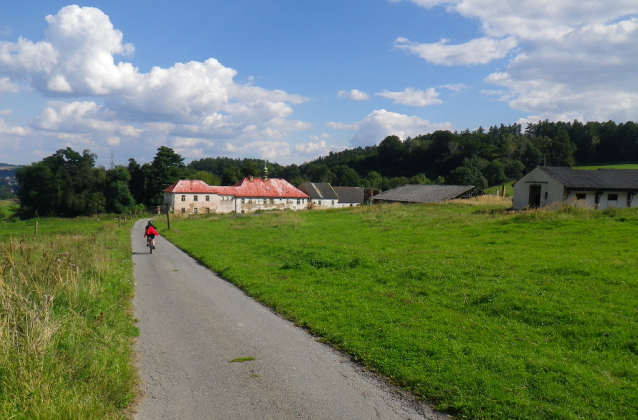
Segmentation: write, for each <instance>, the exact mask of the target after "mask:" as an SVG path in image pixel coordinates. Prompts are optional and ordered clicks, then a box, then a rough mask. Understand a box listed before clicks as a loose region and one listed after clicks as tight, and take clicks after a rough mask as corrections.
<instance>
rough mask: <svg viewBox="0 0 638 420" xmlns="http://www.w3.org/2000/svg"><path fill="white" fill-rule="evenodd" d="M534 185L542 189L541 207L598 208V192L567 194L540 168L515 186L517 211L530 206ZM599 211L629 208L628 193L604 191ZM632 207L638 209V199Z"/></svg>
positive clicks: (561, 186)
mask: <svg viewBox="0 0 638 420" xmlns="http://www.w3.org/2000/svg"><path fill="white" fill-rule="evenodd" d="M533 185H539V186H540V187H541V202H540V207H546V206H551V205H552V204H560V203H563V202H568V203H570V204H572V203H573V205H576V206H579V207H588V208H596V204H595V202H596V192H594V191H587V190H583V191H570V192H567V190H566V189H565V187H564V186H563V185H562V184H561V183H560V182H558V181H557V180H555V179H554V178H552V177H550V176H549V175H548V174H547V173H545V172H544V171H542V170H541V169H540V168H536V169H534V170H533V171H531V172H530V173H528V174H527V175H525V176H524V177H523V178H521V179H519V180H518V181H516V183H515V184H514V199H513V203H512V204H513V207H514V209H515V210H522V209H524V208H525V207H527V206H528V205H529V191H530V187H531V186H533ZM578 194H585V199H584V200H577V199H576V197H577V195H578ZM600 194H601V195H600V202H599V204H598V209H599V210H604V209H607V208H610V207H618V208H625V207H627V195H628V194H629V193H627V192H619V191H603V192H601V193H600ZM610 194H611V195H614V194H615V195H617V196H618V200H609V195H610ZM631 207H638V198H636V196H634V197H633V198H632V202H631Z"/></svg>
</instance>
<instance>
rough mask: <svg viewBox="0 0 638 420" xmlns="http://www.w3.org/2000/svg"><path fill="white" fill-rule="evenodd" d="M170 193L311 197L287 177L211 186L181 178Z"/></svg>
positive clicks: (247, 179) (254, 179)
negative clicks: (287, 179) (228, 185)
mask: <svg viewBox="0 0 638 420" xmlns="http://www.w3.org/2000/svg"><path fill="white" fill-rule="evenodd" d="M164 192H168V193H175V194H179V193H190V194H193V193H199V194H206V193H208V194H220V195H233V196H235V197H268V198H271V197H272V198H309V197H308V195H307V194H305V193H303V192H302V191H300V190H298V189H297V188H295V187H294V186H292V184H290V183H289V182H288V181H286V180H285V179H281V178H268V179H266V180H264V179H263V178H253V179H252V180H250V179H249V178H244V179H243V180H242V181H239V182H238V183H237V184H235V185H233V186H232V187H217V186H211V185H208V184H207V183H205V182H204V181H197V180H195V181H191V180H181V181H177V182H176V183H175V184H173V185H171V186H170V187H168V188H166V189H165V190H164Z"/></svg>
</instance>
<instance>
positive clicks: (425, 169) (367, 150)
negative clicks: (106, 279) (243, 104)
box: [16, 121, 638, 218]
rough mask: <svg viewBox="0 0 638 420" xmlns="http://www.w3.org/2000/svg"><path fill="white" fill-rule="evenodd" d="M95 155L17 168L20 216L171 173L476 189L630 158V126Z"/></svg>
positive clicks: (157, 194)
mask: <svg viewBox="0 0 638 420" xmlns="http://www.w3.org/2000/svg"><path fill="white" fill-rule="evenodd" d="M95 160H96V155H94V154H92V153H91V152H90V151H89V150H85V151H84V152H83V153H81V154H80V153H79V152H76V151H74V150H72V149H70V148H67V149H61V150H58V151H57V152H56V153H55V154H53V155H52V156H49V157H46V158H44V159H43V160H42V161H40V162H37V163H34V164H32V165H28V166H24V167H21V168H19V169H18V170H17V173H16V176H17V178H18V184H19V190H18V198H19V199H20V208H19V210H18V212H17V215H18V216H19V217H21V218H29V217H35V216H38V215H39V216H64V217H73V216H79V215H89V214H96V213H103V212H110V213H123V212H128V211H130V210H131V209H132V208H138V209H139V208H148V207H152V206H157V205H161V204H162V190H163V189H165V188H166V187H168V186H169V185H171V184H173V183H174V182H176V181H177V180H179V179H200V180H203V181H205V182H206V183H208V184H209V185H233V184H235V183H236V182H238V181H240V180H241V179H242V178H243V177H247V176H262V175H263V172H264V167H266V169H267V170H268V172H269V176H271V177H276V178H284V179H286V180H287V181H289V182H290V183H291V184H293V185H295V186H298V185H299V184H301V183H302V182H328V183H331V184H332V185H335V186H352V187H366V188H377V189H382V190H387V189H390V188H394V187H397V186H399V185H403V184H406V183H413V184H428V183H438V184H465V185H475V186H477V187H478V188H481V189H483V188H486V187H488V186H494V185H501V184H503V183H505V182H508V181H512V180H516V179H518V178H520V177H522V176H523V175H524V174H525V173H527V172H529V171H531V170H532V169H534V168H535V167H537V166H539V165H543V166H573V165H591V164H618V163H632V162H638V124H636V123H634V122H626V123H621V124H617V123H615V122H613V121H608V122H602V123H600V122H588V123H584V124H583V123H581V122H578V121H574V122H549V121H539V122H538V123H535V124H528V125H527V126H526V128H525V129H524V130H523V129H522V127H521V125H519V124H512V125H501V126H499V127H497V126H493V127H490V128H488V129H483V128H479V129H477V130H474V131H470V130H465V131H461V132H450V131H435V132H433V133H430V134H425V135H420V136H417V137H414V138H407V139H405V140H403V141H402V140H400V139H399V138H398V137H397V136H388V137H386V138H385V139H384V140H383V141H381V143H379V145H378V146H368V147H358V148H354V149H348V150H344V151H342V152H338V153H330V154H329V155H328V156H324V157H320V158H318V159H315V160H313V161H311V162H306V163H303V164H301V165H296V164H292V165H288V166H282V165H279V164H277V163H271V162H264V161H263V160H258V159H231V158H227V157H209V158H203V159H199V160H194V161H192V162H190V163H189V164H184V159H183V158H182V157H181V156H180V155H179V154H177V153H175V152H174V151H173V150H172V149H171V148H169V147H165V146H162V147H160V148H159V149H158V151H157V155H156V156H155V158H154V159H153V161H152V162H150V163H145V164H143V165H140V164H138V163H137V162H136V161H135V159H129V163H128V165H127V166H117V167H114V168H111V169H108V170H107V169H105V168H103V167H96V166H95Z"/></svg>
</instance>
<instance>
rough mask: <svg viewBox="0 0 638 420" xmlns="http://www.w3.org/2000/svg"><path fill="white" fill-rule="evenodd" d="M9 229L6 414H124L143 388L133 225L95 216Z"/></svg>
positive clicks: (2, 309) (1, 299)
mask: <svg viewBox="0 0 638 420" xmlns="http://www.w3.org/2000/svg"><path fill="white" fill-rule="evenodd" d="M32 225H33V221H30V222H17V223H7V224H4V225H2V232H1V234H0V260H1V261H2V262H1V263H0V418H6V419H9V418H11V419H124V418H127V417H128V415H129V413H128V412H127V410H126V408H127V406H129V404H130V403H131V402H132V400H133V398H134V397H135V386H136V383H137V373H136V371H135V368H134V365H133V361H132V340H133V337H135V336H136V335H137V329H136V328H135V326H134V324H133V318H132V315H131V303H130V301H131V297H132V294H133V275H132V266H131V259H130V234H129V231H128V229H127V228H125V227H123V228H120V229H118V227H117V222H116V221H113V220H110V221H95V220H89V219H74V220H56V219H43V220H40V223H39V225H40V228H41V229H40V231H39V232H40V233H39V234H38V235H37V236H33V234H32V231H33V226H32Z"/></svg>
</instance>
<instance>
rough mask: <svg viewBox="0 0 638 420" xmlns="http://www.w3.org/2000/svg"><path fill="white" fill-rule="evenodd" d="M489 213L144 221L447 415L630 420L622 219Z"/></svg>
mask: <svg viewBox="0 0 638 420" xmlns="http://www.w3.org/2000/svg"><path fill="white" fill-rule="evenodd" d="M504 208H505V206H501V207H498V206H495V205H492V206H490V207H486V206H476V205H473V206H469V205H462V204H447V205H378V206H366V207H357V208H351V209H344V210H328V211H307V212H296V213H295V212H274V213H260V214H255V215H233V216H214V217H210V218H204V217H202V218H193V219H177V220H173V221H172V229H171V230H170V231H168V230H167V229H166V226H165V225H164V226H162V223H161V222H159V223H158V225H159V227H160V233H161V234H162V235H165V236H166V237H167V238H168V239H169V240H171V241H172V242H174V243H176V244H177V245H178V246H180V247H181V248H183V249H185V250H186V251H187V252H189V253H190V254H191V255H193V256H194V257H195V258H197V259H198V260H200V261H202V262H203V263H205V264H206V265H208V266H209V267H211V268H212V269H213V270H215V271H216V272H218V273H219V274H220V275H221V276H222V277H224V278H226V279H228V280H229V281H231V282H233V283H235V284H237V285H238V286H239V287H241V288H242V289H244V290H245V291H246V292H247V293H248V294H250V295H251V296H253V297H255V298H256V299H258V300H259V301H261V302H264V303H265V304H266V305H268V306H270V307H272V308H274V309H275V310H276V311H278V312H279V313H281V314H283V315H284V316H285V317H287V318H289V319H291V320H292V321H293V322H295V323H296V324H297V325H300V326H303V327H305V328H307V329H308V330H310V331H311V332H312V333H314V334H316V335H317V336H319V337H321V339H322V340H324V341H326V342H329V343H332V344H333V345H334V346H336V347H338V348H339V349H342V350H344V351H346V352H348V353H349V354H351V355H352V357H353V358H354V359H355V360H357V361H359V362H361V363H363V364H365V365H367V366H368V367H370V368H371V369H374V370H376V371H378V372H380V373H382V374H384V375H385V376H386V377H388V378H390V380H391V381H392V382H394V383H395V384H398V385H400V386H402V387H403V388H405V389H408V390H410V391H411V392H412V393H413V394H415V395H416V396H417V397H419V398H422V399H424V400H428V401H432V402H433V403H434V404H435V405H436V407H437V408H439V409H441V410H445V411H447V412H449V413H452V414H455V415H456V416H457V418H463V419H465V418H467V419H628V418H636V407H638V305H637V300H638V276H637V275H636V273H637V272H638V258H636V250H637V249H638V234H637V233H638V212H637V211H636V210H635V209H634V210H629V209H625V210H618V209H612V210H609V211H591V210H584V209H571V208H565V209H562V210H558V211H534V212H528V213H511V214H510V213H507V212H505V211H504Z"/></svg>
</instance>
